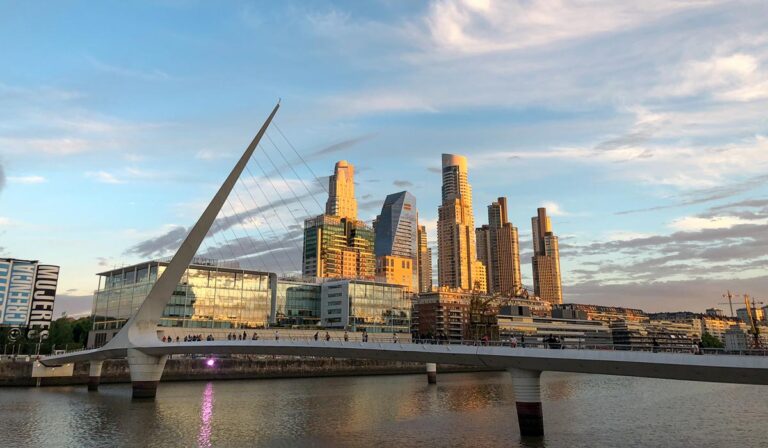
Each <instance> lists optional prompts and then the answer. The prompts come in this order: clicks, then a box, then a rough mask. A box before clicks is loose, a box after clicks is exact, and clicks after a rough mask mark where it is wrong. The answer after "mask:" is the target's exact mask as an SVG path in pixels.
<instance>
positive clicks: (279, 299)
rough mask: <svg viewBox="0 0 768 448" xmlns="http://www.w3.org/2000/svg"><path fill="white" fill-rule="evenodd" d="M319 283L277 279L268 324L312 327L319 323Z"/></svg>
mask: <svg viewBox="0 0 768 448" xmlns="http://www.w3.org/2000/svg"><path fill="white" fill-rule="evenodd" d="M320 287H321V285H320V284H319V283H313V282H306V281H298V280H289V279H278V280H277V289H276V292H275V294H273V296H272V297H273V301H272V307H271V312H270V319H269V323H270V326H279V327H293V328H296V327H299V328H301V327H307V328H308V327H314V326H317V325H318V324H319V323H320Z"/></svg>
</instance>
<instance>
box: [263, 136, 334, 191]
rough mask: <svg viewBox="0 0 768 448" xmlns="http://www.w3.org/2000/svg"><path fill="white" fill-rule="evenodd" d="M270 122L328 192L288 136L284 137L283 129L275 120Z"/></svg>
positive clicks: (326, 189) (325, 189)
mask: <svg viewBox="0 0 768 448" xmlns="http://www.w3.org/2000/svg"><path fill="white" fill-rule="evenodd" d="M272 124H273V125H274V126H275V129H277V132H279V133H280V135H281V136H282V137H283V140H285V141H286V143H288V146H290V147H291V149H292V150H293V152H294V154H296V155H297V156H298V157H299V160H301V163H303V164H304V166H305V167H307V169H308V170H309V172H310V173H311V174H312V176H313V177H314V178H315V180H316V181H317V183H318V184H320V188H322V189H323V191H325V192H326V193H328V188H326V186H325V183H323V182H322V181H321V180H320V178H319V177H318V176H317V174H315V172H314V171H313V170H312V168H311V167H310V166H309V164H307V161H306V160H304V157H302V156H301V154H299V152H298V151H296V147H295V146H293V144H292V143H291V141H290V140H288V137H286V136H285V134H283V131H282V130H280V126H278V125H277V123H276V122H273V123H272Z"/></svg>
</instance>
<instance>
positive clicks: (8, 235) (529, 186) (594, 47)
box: [0, 2, 768, 311]
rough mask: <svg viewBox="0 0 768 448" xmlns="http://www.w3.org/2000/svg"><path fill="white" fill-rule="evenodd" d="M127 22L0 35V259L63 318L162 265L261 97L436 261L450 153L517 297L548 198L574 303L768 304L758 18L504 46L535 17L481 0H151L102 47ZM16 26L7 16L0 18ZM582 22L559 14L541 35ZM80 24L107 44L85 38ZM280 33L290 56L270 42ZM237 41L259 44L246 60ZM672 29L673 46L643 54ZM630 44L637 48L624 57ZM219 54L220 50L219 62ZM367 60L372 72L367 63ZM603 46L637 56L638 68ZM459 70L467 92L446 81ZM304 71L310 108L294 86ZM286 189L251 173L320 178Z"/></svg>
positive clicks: (670, 12) (312, 156) (315, 163)
mask: <svg viewBox="0 0 768 448" xmlns="http://www.w3.org/2000/svg"><path fill="white" fill-rule="evenodd" d="M539 7H541V3H539V2H533V3H532V4H531V5H529V6H528V7H527V8H528V12H531V13H534V12H535V11H536V10H537V8H539ZM119 8H122V9H123V11H122V12H120V11H118V12H117V14H115V12H114V11H110V13H109V15H107V11H106V10H105V9H104V8H102V7H100V6H93V5H90V4H84V3H83V4H77V3H73V4H72V5H71V8H70V9H67V10H59V9H57V8H52V9H51V10H48V11H35V14H38V16H36V20H35V23H36V24H37V26H39V27H40V28H39V29H35V30H34V31H35V33H32V32H30V31H31V30H24V29H22V28H21V27H19V25H18V24H17V23H16V22H14V21H13V20H12V19H8V20H9V21H8V22H7V23H6V25H7V26H4V27H2V28H1V29H2V31H0V33H3V34H2V36H3V37H4V39H2V41H3V42H5V43H6V44H5V45H4V46H3V49H4V54H7V58H8V59H7V60H8V65H7V70H6V72H5V73H4V75H3V77H2V78H0V101H2V105H3V106H4V107H3V108H2V110H3V112H2V114H4V115H3V116H2V117H3V122H4V123H6V126H5V127H3V128H2V129H0V145H1V146H0V167H1V168H0V169H2V170H3V172H4V176H0V178H2V179H4V180H5V182H0V185H3V187H2V191H0V247H2V250H0V255H2V256H7V257H17V258H21V259H40V260H46V262H50V263H54V264H60V265H61V266H62V270H61V282H60V298H63V299H64V300H63V301H62V303H67V301H68V298H69V299H70V300H69V302H70V303H71V302H73V301H79V302H82V303H83V304H84V306H83V308H82V309H88V308H89V305H90V301H91V298H92V291H93V289H94V288H95V285H96V279H95V275H94V274H95V272H98V271H103V270H105V269H107V268H109V267H111V266H117V265H122V264H130V263H132V262H136V261H138V260H142V259H145V258H146V257H161V256H164V255H167V254H168V253H169V251H171V250H172V248H173V245H174V244H176V242H177V241H178V238H179V235H180V234H181V233H182V232H181V230H183V228H186V226H188V225H189V223H190V222H191V221H192V218H191V217H193V216H195V215H196V214H197V213H198V212H199V207H200V204H201V201H202V200H203V199H204V198H206V197H207V196H208V193H209V192H210V189H211V188H212V185H215V184H216V183H217V182H218V181H220V178H221V176H222V175H223V174H219V173H223V172H224V170H225V169H226V168H224V167H226V166H227V165H229V164H230V162H231V158H232V157H233V156H234V154H236V153H237V152H238V151H239V150H240V148H242V146H243V145H244V142H245V141H246V140H247V139H248V138H249V137H248V135H249V134H250V133H252V127H253V122H254V121H256V120H257V119H259V117H261V115H262V114H263V110H264V109H265V108H266V105H267V104H268V103H271V102H272V101H273V100H274V99H275V98H274V97H276V96H278V94H277V93H276V92H280V93H279V96H283V98H284V104H285V107H284V114H285V115H284V118H280V120H278V124H279V125H280V126H281V129H282V130H283V131H284V132H285V133H286V134H287V136H288V137H289V138H290V139H291V141H292V143H293V144H294V145H295V146H296V147H297V149H298V150H299V151H300V152H301V153H302V154H303V155H305V156H306V159H307V162H308V164H309V165H310V166H311V167H312V169H313V170H314V171H315V172H317V173H323V174H325V173H327V171H328V165H329V164H330V163H332V161H335V160H339V159H347V160H350V161H353V162H356V163H358V164H359V166H360V168H361V170H360V171H359V172H358V175H357V177H356V180H357V181H358V182H359V184H360V185H359V186H358V191H359V199H360V203H359V204H358V205H359V213H360V215H361V218H362V219H365V220H370V219H372V218H373V216H375V214H376V213H377V212H378V211H379V210H380V207H381V203H382V201H383V200H384V197H385V196H386V194H388V193H391V192H394V191H400V190H403V189H407V190H409V191H411V192H412V193H413V194H414V195H415V196H416V197H417V198H418V199H419V202H420V204H422V207H421V209H422V214H421V218H422V223H423V224H424V225H426V227H427V231H428V235H429V239H430V244H431V245H432V247H433V248H434V247H435V246H434V244H435V242H436V239H435V238H436V237H435V220H436V217H437V216H436V215H437V214H436V206H437V204H439V203H440V201H439V195H440V193H439V192H438V191H436V190H437V188H436V186H437V185H439V182H440V175H439V174H438V173H436V172H435V170H437V171H439V169H440V168H439V162H437V158H438V157H439V154H441V153H443V152H456V153H459V154H465V155H466V156H467V157H468V159H469V164H470V167H469V168H470V173H471V174H470V181H471V182H472V185H473V187H474V195H475V197H474V203H475V204H488V203H491V202H492V201H493V200H494V199H495V198H497V197H499V196H506V197H508V198H509V200H510V204H511V205H510V207H509V210H510V221H512V222H514V223H516V224H517V225H518V226H520V246H521V247H520V250H521V264H522V276H523V280H524V281H523V283H524V284H527V285H530V284H532V278H531V266H530V254H531V251H532V246H531V240H532V239H531V234H530V233H529V230H528V226H527V225H524V224H521V223H525V222H526V221H527V219H529V217H530V215H531V212H532V210H534V209H535V208H537V207H539V206H546V207H547V209H548V211H549V212H550V214H551V215H552V216H553V217H554V218H555V219H556V230H557V233H558V235H559V236H560V247H561V258H562V278H563V288H564V290H565V292H566V300H567V301H576V302H580V303H596V304H605V305H612V304H613V305H623V306H632V307H638V308H643V309H647V310H671V309H694V310H700V311H701V310H704V309H705V308H708V307H711V306H714V305H715V304H716V303H717V302H719V301H722V300H721V299H720V295H721V294H722V292H723V291H725V290H726V289H729V288H730V289H731V290H739V291H744V292H750V293H752V294H753V295H757V296H758V297H760V296H761V295H764V294H765V293H764V288H765V284H766V283H765V282H766V277H765V267H766V262H767V261H766V258H765V254H764V249H763V248H764V245H765V243H766V238H767V237H766V235H768V223H767V222H766V220H767V219H768V215H766V207H767V206H768V203H766V199H765V198H766V193H767V192H766V187H765V182H764V181H765V179H764V173H765V172H766V164H767V163H768V161H767V160H766V159H765V157H766V154H767V153H768V151H766V149H768V147H766V137H765V134H766V129H765V126H764V121H763V119H762V118H761V117H763V116H764V112H763V111H764V110H765V107H766V98H768V95H766V90H765V85H764V79H765V72H766V69H767V67H766V60H767V59H768V57H767V56H766V54H765V52H764V43H765V39H766V36H765V34H764V31H762V29H761V28H760V27H759V25H760V21H759V17H764V16H765V14H761V12H760V8H765V5H764V4H761V3H750V2H745V3H738V4H737V5H736V6H734V5H733V4H721V3H719V2H712V3H709V4H694V3H683V2H680V3H677V2H675V3H674V5H673V4H667V3H665V4H661V3H655V2H648V3H646V4H644V5H643V6H642V7H641V8H639V9H637V10H633V11H632V13H631V14H627V10H626V9H625V8H628V6H622V5H612V6H609V7H606V9H605V15H601V17H602V19H601V20H603V22H601V27H598V30H597V31H596V30H595V29H591V30H585V29H570V30H569V31H568V33H566V34H565V35H562V34H557V33H552V34H535V33H533V34H530V35H529V34H526V33H522V34H518V33H519V31H518V30H520V29H522V30H525V29H526V28H525V27H526V25H527V24H528V22H526V20H530V19H529V18H527V17H529V16H528V15H526V14H522V15H518V14H514V12H513V11H512V10H511V7H505V6H503V5H500V4H492V3H489V4H488V5H487V6H486V7H485V8H483V7H481V6H477V5H476V6H474V7H473V6H471V5H469V4H468V3H467V4H465V3H461V2H456V3H452V2H432V3H430V4H428V5H422V6H415V5H407V6H406V5H405V4H397V3H391V4H383V3H379V4H374V5H369V6H361V5H355V4H344V3H342V4H336V5H330V4H323V3H319V4H316V5H314V6H312V7H308V6H303V5H297V4H292V5H291V7H277V6H273V7H270V9H269V10H268V11H260V12H259V13H256V11H254V10H253V9H252V8H249V7H248V5H245V4H240V5H237V6H229V7H222V8H213V7H205V6H200V5H184V4H182V3H178V4H174V5H171V4H168V5H165V6H162V7H159V9H158V12H159V15H158V16H157V18H156V19H153V20H151V21H149V23H147V24H145V25H144V28H143V31H144V32H145V35H146V36H147V40H146V41H141V42H133V41H130V42H129V41H127V40H124V38H121V37H117V36H129V35H133V31H132V30H129V29H123V28H121V25H120V24H119V23H115V22H114V21H111V20H109V19H108V17H111V16H120V15H125V14H128V13H131V14H132V13H140V12H141V11H143V10H145V9H146V6H145V5H142V4H134V5H123V6H121V7H119ZM587 9H588V8H587ZM30 14H32V11H26V12H25V11H24V6H21V7H19V8H16V9H14V10H10V8H8V7H6V11H2V14H0V16H3V17H17V18H18V17H20V18H24V17H29V16H30ZM163 14H165V15H166V16H163ZM176 14H186V16H185V19H184V20H181V19H178V18H175V17H174V16H175V15H176ZM585 14H586V15H589V14H590V12H589V10H585V9H584V8H580V7H577V6H572V7H567V8H565V10H564V11H563V12H562V14H561V15H558V16H557V17H555V18H554V20H555V24H558V23H572V22H573V19H574V17H581V16H583V15H585ZM691 15H693V16H695V17H696V18H697V20H687V18H689V17H691ZM62 16H64V17H69V19H70V20H69V23H70V24H69V25H62V23H66V21H60V19H61V17H62ZM209 17H217V18H218V19H220V23H221V24H223V25H216V24H213V23H212V22H210V21H206V20H203V18H209ZM405 17H407V18H405ZM628 17H631V19H630V18H628ZM491 18H493V20H491ZM86 20H87V21H88V23H101V24H108V25H109V26H110V29H111V30H112V31H114V32H110V33H102V34H103V36H102V38H101V39H99V41H98V42H93V39H90V37H91V36H90V35H89V32H88V31H86V30H87V29H88V27H86V26H83V25H84V23H85V22H84V21H86ZM198 22H199V23H198ZM192 23H195V24H197V25H200V26H195V27H189V24H192ZM510 24H511V25H514V26H510ZM454 25H455V26H454ZM484 25H487V26H484ZM278 27H279V28H280V29H282V30H283V31H285V34H286V35H287V36H286V37H285V38H284V40H281V41H277V42H274V41H273V42H271V43H270V45H271V46H270V47H266V46H261V44H260V43H259V42H260V39H259V37H260V36H263V35H266V34H267V33H269V34H274V31H275V29H277V28H278ZM190 28H194V29H195V32H194V33H193V32H191V31H190ZM230 28H232V29H234V30H236V32H237V33H240V35H246V36H248V37H250V38H249V39H245V41H248V42H249V43H248V46H246V47H245V48H243V47H242V45H243V44H242V43H241V44H237V42H242V41H243V39H242V38H241V37H239V36H240V35H238V37H237V38H235V37H234V36H233V35H232V34H231V33H232V32H231V31H227V30H228V29H230ZM558 28H559V29H565V28H568V27H562V26H561V27H558V26H555V28H554V29H558ZM451 29H455V30H457V31H456V33H457V34H451V33H449V32H448V30H451ZM363 30H370V32H363ZM392 31H399V32H402V33H404V35H401V34H397V33H392ZM406 31H407V32H406ZM484 31H487V32H484ZM650 31H653V32H650ZM683 31H684V32H685V35H686V36H687V37H686V42H688V43H687V44H686V45H683V46H680V47H679V48H677V47H676V48H671V49H668V50H666V51H664V52H659V51H650V50H647V49H648V48H657V47H660V44H658V42H664V41H668V40H675V41H679V37H680V33H681V32H683ZM33 34H34V35H33ZM639 34H642V35H643V36H644V39H645V40H644V45H643V48H638V47H637V46H635V45H634V44H633V42H635V43H636V42H637V41H636V40H635V39H636V37H637V36H638V35H639ZM54 36H66V39H64V40H62V41H59V40H58V39H57V38H54ZM383 36H394V37H393V38H392V39H389V40H385V39H383ZM400 36H402V37H400ZM405 36H408V38H405ZM514 36H518V37H520V36H524V37H525V38H524V39H513V38H512V37H514ZM19 37H22V38H24V37H27V38H28V39H27V40H26V41H27V47H26V48H25V49H24V50H21V49H18V48H14V47H13V46H12V45H11V44H10V43H12V42H18V41H19ZM657 39H658V42H657V41H656V40H657ZM150 41H151V44H150V43H149V42H150ZM309 41H311V42H312V43H313V45H314V47H313V48H315V49H316V50H317V51H318V53H315V54H308V53H306V52H303V53H302V52H298V53H295V54H296V55H297V60H301V59H302V57H305V59H304V60H302V62H301V64H297V63H296V62H295V61H294V60H293V59H290V58H288V57H287V56H286V55H288V54H294V51H293V50H296V49H298V48H301V47H302V46H303V45H304V44H306V43H307V42H309ZM510 41H514V42H517V43H516V45H514V46H509V45H506V44H505V45H501V44H500V42H507V43H508V42H510ZM50 42H55V43H56V44H57V45H61V46H62V47H58V48H59V49H61V48H67V49H69V51H57V47H56V45H54V46H53V47H50V48H49V47H48V45H49V43H50ZM714 43H716V44H717V45H714ZM222 44H223V45H224V46H226V45H234V46H233V47H232V52H230V51H218V50H220V47H219V45H222ZM340 44H343V45H340ZM358 44H360V46H357V45H358ZM0 45H2V44H0ZM370 45H380V46H381V47H380V49H381V50H382V53H379V55H382V54H383V55H386V57H377V58H376V60H375V61H374V60H372V59H371V58H370V56H368V57H366V55H365V52H363V51H362V50H363V49H364V48H367V47H368V46H370ZM150 47H151V48H153V49H155V50H156V51H146V50H147V49H148V48H150ZM72 49H74V50H72ZM108 50H109V51H108ZM234 50H245V51H246V52H247V54H254V53H261V54H263V53H267V54H268V56H269V57H271V58H272V59H273V63H270V64H268V65H269V70H266V71H265V70H262V69H263V66H255V65H252V64H251V63H244V62H241V59H242V58H241V57H240V56H241V54H237V55H235V51H234ZM345 52H346V53H347V54H348V55H349V56H345V55H344V53H345ZM278 53H279V54H278ZM169 54H173V55H175V59H173V60H174V61H176V62H175V63H174V64H172V65H171V64H169V63H168V62H167V61H168V60H169V57H168V55H169ZM617 54H625V55H627V57H628V58H629V59H630V60H632V61H635V62H633V64H631V66H632V67H631V72H632V73H629V72H628V70H629V69H628V68H627V67H628V66H627V65H625V62H626V61H624V62H622V63H621V64H617V63H615V62H614V59H616V58H618V57H617V56H615V55H617ZM57 55H59V56H57ZM214 55H215V56H214ZM563 55H569V56H567V57H563ZM292 57H293V56H292ZM324 58H328V59H329V60H332V61H333V64H326V63H324V62H322V61H321V59H324ZM579 58H582V59H583V60H584V62H583V63H576V62H575V61H577V60H578V59H579ZM41 60H45V61H46V67H45V70H42V69H40V68H41V67H40V63H39V61H41ZM212 61H215V63H212ZM423 61H430V62H433V64H429V67H427V64H424V63H423ZM467 61H472V62H473V64H471V66H473V67H475V68H476V69H475V70H474V71H473V73H472V76H465V75H467V74H466V73H465V72H464V71H462V70H459V71H458V72H457V71H456V70H457V68H460V67H461V66H462V65H466V62H467ZM374 62H375V64H374ZM499 64H500V65H499ZM491 65H493V66H496V67H506V68H505V69H504V70H491V69H490V67H491ZM467 66H469V65H467ZM564 66H570V67H573V68H574V69H573V70H563V67H564ZM373 67H376V69H374V68H373ZM305 68H310V69H311V70H310V72H311V74H310V73H309V72H306V71H304V69H305ZM38 69H40V70H38ZM235 73H242V75H233V74H235ZM305 73H306V74H305ZM553 73H565V74H564V75H563V76H557V77H555V76H552V74H553ZM532 74H533V75H535V76H531V75H532ZM310 75H311V76H310ZM222 79H226V80H227V81H228V82H221V80H222ZM309 79H311V80H312V81H311V82H312V85H313V92H308V91H307V89H306V88H303V87H301V86H303V85H306V83H307V82H310V81H308V80H309ZM531 79H535V80H536V83H537V84H533V83H532V82H531V81H530V80H531ZM555 80H557V81H555ZM619 81H621V82H619ZM115 85H118V86H120V87H121V88H120V89H115V88H114V86H115ZM347 86H348V87H347ZM442 88H451V91H453V92H456V91H458V92H462V94H461V95H459V96H457V95H445V94H444V92H442V91H441V90H440V89H442ZM190 92H197V93H196V94H194V95H190ZM491 93H493V95H491ZM447 98H453V99H452V100H448V99H447ZM321 110H325V111H327V110H330V111H332V112H330V113H326V114H323V113H318V111H321ZM714 124H716V126H715V125H714ZM270 135H271V136H272V138H273V139H275V141H276V142H278V143H279V142H280V140H279V139H280V135H279V134H278V133H275V132H273V133H271V134H270ZM266 144H267V148H268V149H270V150H271V146H269V142H267V143H266ZM283 145H284V143H283ZM272 155H273V156H274V157H278V158H276V159H275V162H279V160H280V159H279V155H278V154H275V153H274V152H273V153H272ZM405 157H408V159H409V161H410V162H409V163H407V164H404V163H401V162H400V161H401V160H403V159H404V158H405ZM262 161H263V163H265V171H266V173H267V174H269V173H270V172H271V171H273V170H271V169H270V165H269V161H266V160H262ZM277 164H278V165H279V163H277ZM300 174H302V175H303V177H302V176H295V175H293V174H292V173H290V171H289V172H287V173H286V174H285V176H286V179H280V178H279V177H277V176H272V177H271V178H270V176H262V175H260V174H259V173H258V172H255V173H254V175H255V177H256V178H259V179H263V178H265V177H266V178H270V180H272V181H274V183H275V184H276V186H277V187H278V188H281V189H282V190H281V191H287V190H288V188H289V187H291V188H294V187H295V189H296V191H299V192H300V191H301V190H302V188H303V187H302V185H301V183H300V182H299V180H298V179H299V178H303V179H311V177H312V175H311V174H310V173H304V172H301V173H300ZM408 184H413V185H408ZM312 191H313V193H322V192H319V191H316V189H313V190H312ZM243 199H244V202H246V203H248V202H250V201H249V199H248V198H243ZM257 202H258V201H257ZM30 204H34V205H30ZM307 208H309V204H308V205H307ZM166 209H168V210H169V211H165V210H166ZM313 210H314V209H313ZM314 211H315V212H316V213H320V212H321V211H320V210H314ZM301 215H302V216H297V218H299V219H301V218H303V215H304V213H301ZM284 217H285V218H286V224H288V222H287V221H288V218H290V217H289V216H287V215H286V216H284ZM479 218H481V215H476V216H474V219H475V222H476V223H480V222H482V220H481V219H479ZM251 225H252V224H251ZM476 227H477V226H476ZM291 244H292V242H291ZM295 258H296V257H295V254H293V255H292V259H293V260H295ZM280 261H285V260H283V259H281V260H280ZM294 263H295V261H294ZM286 264H287V263H286Z"/></svg>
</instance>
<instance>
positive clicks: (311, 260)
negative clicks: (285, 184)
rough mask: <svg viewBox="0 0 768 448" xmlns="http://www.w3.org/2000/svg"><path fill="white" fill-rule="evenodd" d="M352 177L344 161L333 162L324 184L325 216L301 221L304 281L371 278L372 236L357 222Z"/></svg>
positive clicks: (353, 171)
mask: <svg viewBox="0 0 768 448" xmlns="http://www.w3.org/2000/svg"><path fill="white" fill-rule="evenodd" d="M354 174H355V170H354V167H353V166H352V164H350V163H348V162H347V161H346V160H342V161H339V162H337V163H336V167H335V168H334V172H333V175H332V176H331V177H330V179H329V181H328V187H329V188H328V202H327V203H326V206H325V210H326V213H325V214H324V215H319V216H316V217H314V218H309V219H307V220H305V221H304V248H303V253H302V274H303V275H304V276H305V277H317V278H361V279H368V280H373V278H374V277H375V272H376V259H375V256H374V252H373V248H374V233H373V229H372V228H371V227H370V226H368V225H367V224H366V223H365V222H363V221H360V220H358V219H357V201H356V200H355V183H354Z"/></svg>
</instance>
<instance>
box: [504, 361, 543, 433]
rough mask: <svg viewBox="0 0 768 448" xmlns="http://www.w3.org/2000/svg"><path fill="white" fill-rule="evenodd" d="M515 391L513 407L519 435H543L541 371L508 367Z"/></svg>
mask: <svg viewBox="0 0 768 448" xmlns="http://www.w3.org/2000/svg"><path fill="white" fill-rule="evenodd" d="M507 370H508V371H509V373H510V375H512V387H513V390H514V391H515V407H516V408H517V423H518V424H519V425H520V435H521V436H524V437H531V436H533V437H540V436H543V435H544V414H543V412H542V408H541V371H539V370H526V369H517V368H509V369H507Z"/></svg>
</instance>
